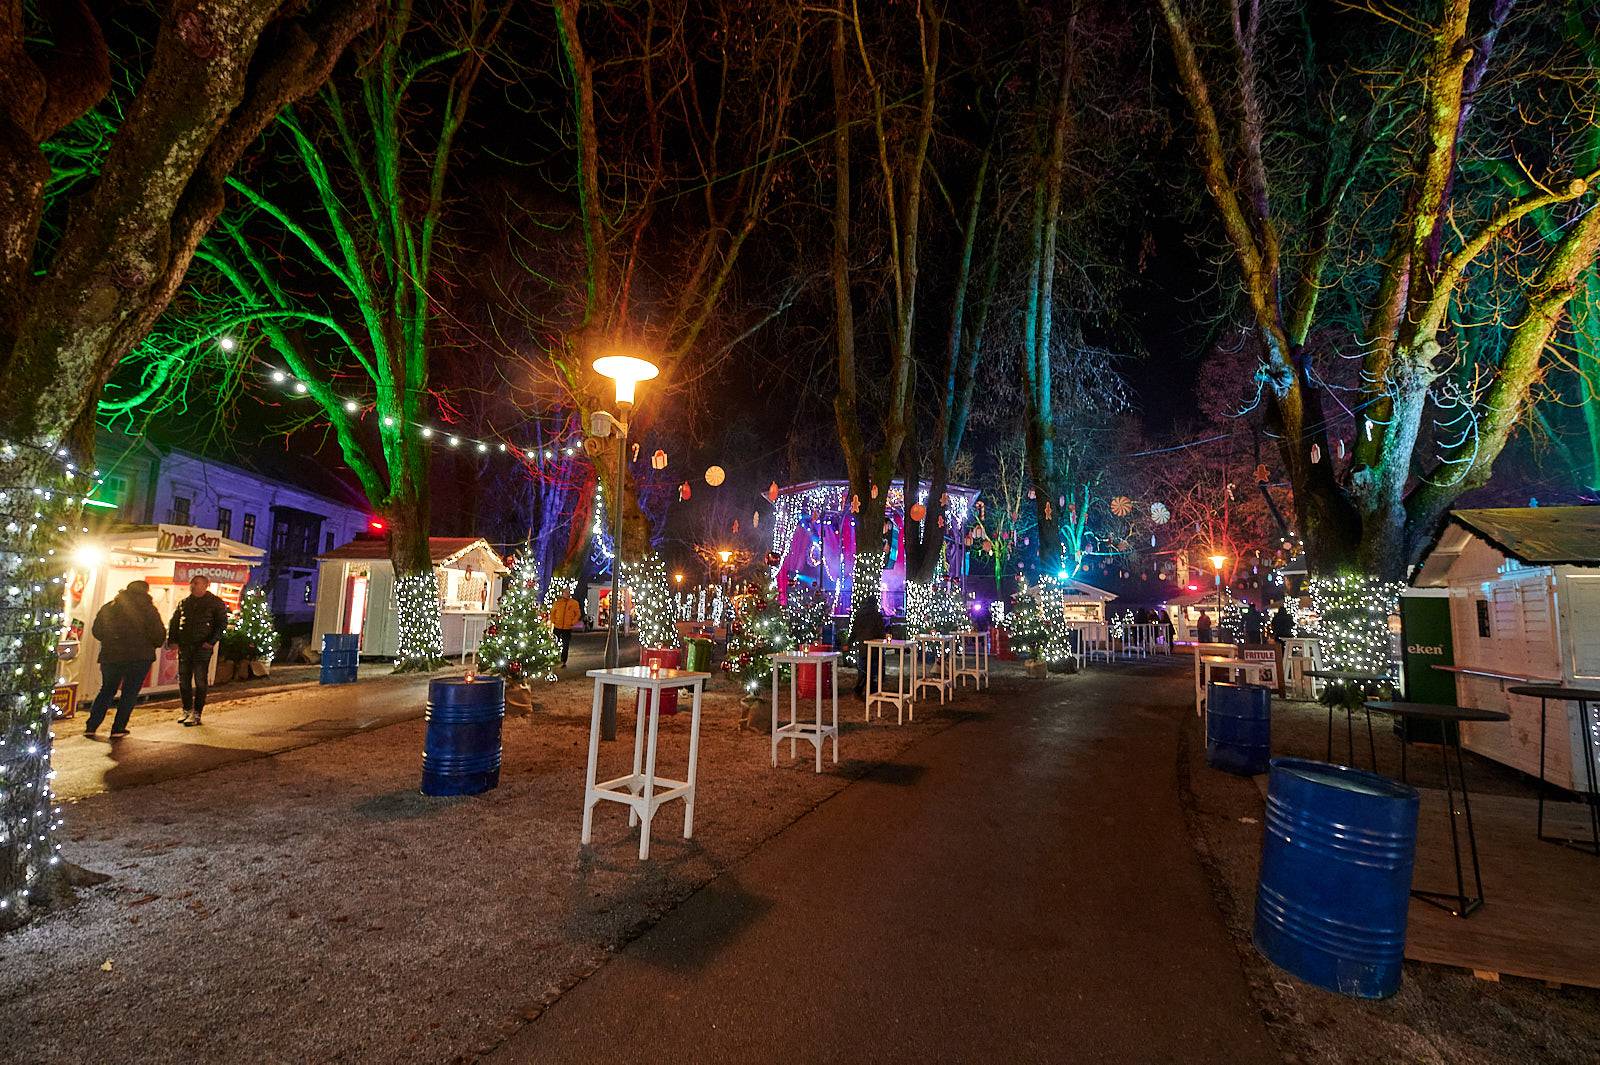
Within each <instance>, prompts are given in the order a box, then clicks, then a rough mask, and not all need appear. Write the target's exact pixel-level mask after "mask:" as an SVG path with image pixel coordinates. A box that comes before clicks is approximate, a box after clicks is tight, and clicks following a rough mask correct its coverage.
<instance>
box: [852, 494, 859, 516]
mask: <svg viewBox="0 0 1600 1065" xmlns="http://www.w3.org/2000/svg"><path fill="white" fill-rule="evenodd" d="M850 513H852V514H860V513H861V497H860V496H858V495H852V496H851V497H850Z"/></svg>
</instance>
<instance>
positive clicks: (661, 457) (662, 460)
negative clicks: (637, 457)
mask: <svg viewBox="0 0 1600 1065" xmlns="http://www.w3.org/2000/svg"><path fill="white" fill-rule="evenodd" d="M650 465H651V466H653V467H655V468H656V469H658V470H664V469H666V468H667V453H666V452H665V451H662V450H661V449H660V448H657V449H656V453H655V454H654V455H651V456H650Z"/></svg>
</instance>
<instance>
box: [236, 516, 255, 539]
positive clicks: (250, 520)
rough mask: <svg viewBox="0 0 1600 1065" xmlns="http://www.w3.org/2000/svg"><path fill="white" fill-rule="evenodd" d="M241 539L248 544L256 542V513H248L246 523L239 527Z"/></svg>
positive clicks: (245, 517)
mask: <svg viewBox="0 0 1600 1065" xmlns="http://www.w3.org/2000/svg"><path fill="white" fill-rule="evenodd" d="M239 539H240V540H241V541H242V542H244V543H247V544H251V545H254V544H255V542H256V516H255V515H254V514H246V515H245V516H244V524H243V525H241V526H240V527H239Z"/></svg>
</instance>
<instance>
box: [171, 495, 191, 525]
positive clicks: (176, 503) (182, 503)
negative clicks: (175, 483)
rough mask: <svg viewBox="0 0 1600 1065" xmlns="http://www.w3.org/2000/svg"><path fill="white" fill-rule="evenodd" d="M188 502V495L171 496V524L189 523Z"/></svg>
mask: <svg viewBox="0 0 1600 1065" xmlns="http://www.w3.org/2000/svg"><path fill="white" fill-rule="evenodd" d="M189 503H190V499H189V497H188V496H173V497H172V513H171V515H170V516H169V520H170V521H171V522H172V524H174V525H187V524H189Z"/></svg>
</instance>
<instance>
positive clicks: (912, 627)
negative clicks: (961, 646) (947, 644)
mask: <svg viewBox="0 0 1600 1065" xmlns="http://www.w3.org/2000/svg"><path fill="white" fill-rule="evenodd" d="M970 627H971V619H969V618H968V617H967V604H966V600H965V599H963V598H962V596H961V588H960V586H959V585H956V584H953V583H951V582H950V581H949V580H946V579H942V578H935V579H934V580H931V581H906V632H908V633H912V634H918V633H925V632H939V633H954V632H965V631H966V630H967V629H968V628H970Z"/></svg>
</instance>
